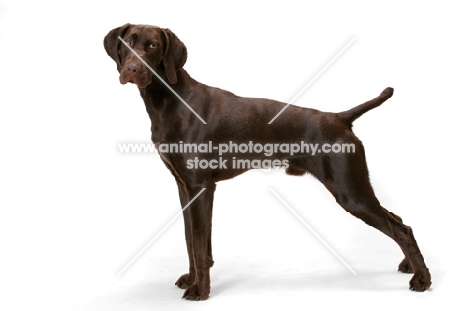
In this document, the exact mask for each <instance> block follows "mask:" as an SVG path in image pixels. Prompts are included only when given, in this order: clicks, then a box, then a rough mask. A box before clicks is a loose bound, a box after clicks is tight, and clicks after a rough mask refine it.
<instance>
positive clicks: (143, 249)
mask: <svg viewBox="0 0 468 311" xmlns="http://www.w3.org/2000/svg"><path fill="white" fill-rule="evenodd" d="M205 189H206V188H203V189H202V190H200V192H199V193H198V194H197V195H196V196H195V197H193V199H191V200H190V202H188V203H187V205H185V206H184V208H182V210H181V211H179V212H178V213H177V215H175V216H174V217H173V218H172V219H171V220H170V221H169V222H168V223H167V225H165V226H164V228H162V229H161V230H160V231H159V232H158V233H157V234H156V235H155V236H154V237H153V238H152V239H151V241H149V242H148V244H146V245H145V247H143V248H142V249H141V251H139V252H138V254H136V255H135V256H134V257H133V258H132V260H130V262H129V263H127V264H126V265H125V267H123V269H122V270H120V272H119V273H118V274H117V275H118V276H119V275H121V274H122V273H123V272H124V271H125V270H126V269H127V268H128V267H129V266H130V265H131V264H132V263H133V262H134V261H135V260H136V259H137V258H138V257H139V256H140V255H141V254H142V253H143V252H144V251H145V250H146V249H147V248H148V247H149V246H150V245H151V244H152V243H153V242H154V241H155V240H156V239H157V238H158V237H159V236H160V235H161V234H162V233H163V232H164V231H165V230H166V229H167V227H169V226H170V225H171V224H172V223H173V222H174V220H176V219H177V218H178V217H179V216H180V215H181V214H182V213H183V212H184V211H185V210H186V209H187V207H189V206H190V204H192V203H193V201H195V200H196V199H197V198H198V197H199V196H200V194H202V192H203V191H205Z"/></svg>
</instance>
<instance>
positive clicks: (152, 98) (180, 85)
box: [139, 69, 198, 143]
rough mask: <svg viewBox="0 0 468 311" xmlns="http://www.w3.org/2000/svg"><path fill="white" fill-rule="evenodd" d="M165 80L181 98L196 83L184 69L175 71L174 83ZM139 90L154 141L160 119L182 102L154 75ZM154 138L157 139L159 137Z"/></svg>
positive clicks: (187, 93) (186, 94)
mask: <svg viewBox="0 0 468 311" xmlns="http://www.w3.org/2000/svg"><path fill="white" fill-rule="evenodd" d="M165 82H166V83H167V84H168V85H169V86H170V87H171V88H172V89H173V90H174V91H175V92H176V93H177V94H178V95H179V96H181V97H182V98H186V97H188V95H189V93H190V89H191V87H192V86H193V85H195V84H197V83H198V82H197V81H195V80H194V79H192V77H190V75H189V74H188V73H187V72H186V71H185V70H184V69H181V70H179V71H178V72H177V83H176V84H171V83H169V82H168V81H167V79H165ZM139 90H140V95H141V97H142V98H143V101H144V103H145V107H146V112H147V113H148V116H149V118H150V120H151V132H152V134H153V137H152V140H153V142H155V143H156V141H155V138H156V137H155V134H157V133H158V132H159V126H160V123H161V120H162V119H163V118H165V117H168V114H170V112H171V111H173V110H174V109H175V107H177V106H179V105H181V104H182V103H181V102H180V100H179V99H178V98H177V97H176V96H175V95H174V94H173V93H172V91H171V90H169V89H168V87H167V86H166V85H165V84H164V83H162V82H161V81H160V80H159V78H158V77H156V76H154V75H153V78H152V81H151V83H150V84H149V85H148V86H147V87H145V88H140V89H139ZM156 136H157V135H156ZM156 140H157V141H159V139H156Z"/></svg>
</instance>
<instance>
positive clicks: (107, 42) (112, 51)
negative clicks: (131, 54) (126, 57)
mask: <svg viewBox="0 0 468 311" xmlns="http://www.w3.org/2000/svg"><path fill="white" fill-rule="evenodd" d="M129 27H130V24H125V25H123V26H121V27H118V28H115V29H112V30H111V31H109V33H108V34H107V36H106V37H105V38H104V48H105V49H106V52H107V55H109V56H110V57H111V58H112V59H113V60H114V61H115V62H116V63H117V70H118V71H119V72H120V69H121V68H122V60H121V59H120V54H119V49H120V44H122V42H121V41H120V40H119V36H120V37H123V36H124V35H125V33H126V32H127V30H128V28H129Z"/></svg>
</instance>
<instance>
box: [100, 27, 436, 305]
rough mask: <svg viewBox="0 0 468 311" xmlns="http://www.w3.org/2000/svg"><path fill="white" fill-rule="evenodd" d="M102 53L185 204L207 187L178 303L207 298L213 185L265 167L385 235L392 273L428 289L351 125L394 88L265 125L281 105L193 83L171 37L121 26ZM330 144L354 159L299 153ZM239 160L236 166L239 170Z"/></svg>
mask: <svg viewBox="0 0 468 311" xmlns="http://www.w3.org/2000/svg"><path fill="white" fill-rule="evenodd" d="M119 37H120V38H122V39H123V41H125V43H126V44H124V43H123V42H122V41H121V40H120V39H119ZM104 47H105V49H106V52H107V54H109V56H110V57H111V58H112V59H113V60H114V61H115V62H116V63H117V70H118V71H119V73H120V82H121V83H122V84H126V83H127V82H131V83H134V84H136V85H137V86H138V88H139V90H140V94H141V97H142V98H143V101H144V103H145V106H146V111H147V112H148V115H149V117H150V120H151V134H152V135H151V139H152V141H153V143H154V144H155V145H156V146H157V147H158V150H159V153H160V156H161V158H162V160H163V161H164V163H165V164H166V166H167V168H168V169H169V170H170V171H171V173H172V174H173V176H174V177H175V180H176V182H177V185H178V188H179V196H180V202H181V204H182V206H186V205H188V203H189V202H190V201H191V200H192V199H193V198H194V197H195V196H197V195H198V194H199V193H200V191H201V190H202V189H203V188H205V189H206V190H205V191H204V192H203V193H201V194H200V195H199V197H197V198H196V199H195V200H194V201H193V202H192V203H191V205H190V206H189V207H188V208H187V209H185V211H184V221H185V239H186V242H187V250H188V256H189V261H190V266H189V273H187V274H184V275H182V276H181V277H180V278H179V279H178V280H177V282H176V285H177V286H179V287H180V288H184V289H185V293H184V295H183V297H184V298H186V299H189V300H204V299H207V298H208V296H209V293H210V268H211V267H212V266H213V263H214V262H213V257H212V253H211V219H212V217H211V216H212V206H213V195H214V192H215V188H216V183H217V182H218V181H221V180H225V179H229V178H233V177H235V176H237V175H239V174H241V173H243V172H245V171H247V170H249V169H251V168H258V165H265V164H267V165H272V166H281V167H284V168H286V173H288V174H290V175H304V174H305V173H310V174H312V175H314V176H315V177H316V178H318V179H319V180H320V181H321V182H322V183H323V184H324V185H325V187H326V188H327V189H328V190H329V191H330V192H331V193H332V194H333V196H334V197H335V199H336V201H337V202H338V204H340V205H341V206H342V207H343V208H344V209H345V210H346V211H347V212H349V213H351V214H353V215H354V216H356V217H358V218H360V219H361V220H363V221H364V222H365V223H367V224H368V225H370V226H373V227H375V228H377V229H378V230H380V231H382V232H383V233H384V234H386V235H387V236H389V237H390V238H392V239H393V240H394V241H395V242H396V243H397V244H398V245H399V246H400V247H401V249H402V251H403V253H404V255H405V258H404V259H403V261H402V262H401V263H400V265H399V266H398V270H399V271H402V272H406V273H410V272H413V273H414V276H413V278H412V279H411V281H410V289H412V290H416V291H424V290H426V289H428V288H429V287H430V285H431V276H430V274H429V270H428V268H427V267H426V265H425V263H424V259H423V256H422V255H421V252H420V250H419V248H418V245H417V243H416V240H415V239H414V237H413V233H412V230H411V228H410V227H408V226H406V225H404V224H403V223H402V220H401V218H400V217H398V216H397V215H395V214H393V213H391V212H389V211H387V210H386V209H385V208H383V207H382V206H381V205H380V203H379V201H378V200H377V198H376V197H375V195H374V191H373V189H372V187H371V184H370V182H369V177H368V171H367V165H366V160H365V155H364V147H363V145H362V143H361V141H360V140H359V139H358V138H357V137H356V136H355V135H354V133H353V132H352V130H351V127H352V122H353V121H354V120H356V119H357V118H359V117H360V116H361V115H362V114H364V113H365V112H367V111H368V110H370V109H372V108H375V107H377V106H379V105H380V104H382V103H383V102H384V101H385V100H387V99H388V98H390V97H391V96H392V94H393V89H391V88H387V89H385V90H384V91H383V92H382V94H380V96H379V97H377V98H375V99H372V100H370V101H368V102H366V103H364V104H362V105H359V106H357V107H355V108H353V109H351V110H348V111H345V112H340V113H326V112H320V111H317V110H314V109H307V108H301V107H297V106H292V105H291V106H290V107H288V109H286V110H285V111H284V112H283V113H282V114H281V115H279V116H278V118H277V119H276V120H275V121H274V122H272V123H271V124H268V123H269V122H270V121H271V120H272V118H274V117H275V116H276V115H277V113H278V112H279V111H281V109H283V108H284V106H285V104H284V103H281V102H277V101H273V100H268V99H258V98H244V97H239V96H236V95H234V94H232V93H230V92H227V91H224V90H221V89H218V88H214V87H209V86H206V85H204V84H201V83H199V82H197V81H195V80H194V79H192V78H191V77H190V76H189V74H188V73H187V72H186V71H185V70H184V69H183V66H184V64H185V61H186V59H187V50H186V47H185V45H184V44H183V43H182V42H181V41H180V40H179V39H178V38H177V37H176V36H175V34H174V33H173V32H172V31H170V30H169V29H163V28H159V27H155V26H143V25H130V24H126V25H123V26H122V27H118V28H116V29H113V30H112V31H110V32H109V34H108V35H107V36H106V37H105V39H104ZM129 47H131V48H132V49H133V50H134V51H135V53H137V54H138V55H139V56H140V57H141V59H142V60H144V61H145V62H146V63H147V64H148V65H149V66H150V67H151V68H152V70H154V71H155V72H156V73H157V74H158V75H159V76H160V77H161V78H162V79H164V81H165V83H166V84H167V85H170V86H171V88H172V89H173V90H174V91H175V93H176V94H178V95H179V96H180V97H181V98H182V99H183V100H185V102H186V103H188V104H189V105H190V106H191V108H193V111H194V112H196V114H195V113H193V112H192V111H191V110H189V109H188V108H187V107H186V106H185V104H184V103H183V102H182V101H181V100H180V99H179V98H178V97H177V96H176V95H175V94H174V93H173V92H172V91H170V90H169V88H168V87H167V85H165V84H164V83H162V82H161V81H160V80H159V78H158V77H156V76H155V75H154V74H153V72H152V71H151V70H149V69H148V68H147V67H146V66H145V65H144V64H143V63H142V62H141V60H140V59H139V58H138V57H137V56H136V55H135V54H134V53H133V52H132V51H131V50H130V49H129ZM198 116H199V117H201V118H200V119H199V118H198ZM202 120H203V121H204V122H202ZM204 123H206V124H204ZM182 143H184V144H185V143H188V144H191V146H190V148H191V149H190V150H191V152H189V153H184V152H182V149H183V147H182ZM171 144H172V146H176V145H179V146H180V149H179V150H178V151H173V152H168V151H167V150H168V149H167V147H168V145H171ZM195 144H205V147H206V145H207V144H211V146H214V147H212V148H211V152H207V151H206V149H203V150H202V149H201V148H200V149H197V148H196V145H195ZM299 144H301V147H304V148H302V149H301V150H299V151H298V150H295V151H297V152H291V150H292V147H291V149H288V150H286V149H284V148H283V147H284V146H293V145H295V146H296V147H297V146H298V145H299ZM334 144H341V145H343V144H345V145H346V146H353V148H354V149H353V150H352V151H353V152H325V151H326V150H325V149H322V150H323V151H324V152H317V153H315V154H314V155H311V154H310V149H308V148H306V146H307V145H309V146H333V145H334ZM267 145H268V146H269V148H270V147H271V149H268V150H273V151H271V152H263V153H262V152H257V150H256V148H257V147H258V148H261V147H264V149H263V151H265V150H266V146H267ZM226 146H228V147H229V148H228V149H223V153H221V152H220V151H221V148H222V147H223V148H224V147H226ZM236 146H237V147H236ZM163 147H164V148H163ZM241 147H243V148H244V150H241ZM217 148H219V149H217ZM305 149H307V150H305ZM162 150H164V151H162ZM215 150H216V151H215ZM329 151H330V150H329ZM240 159H242V161H243V162H238V160H240ZM255 161H256V162H255Z"/></svg>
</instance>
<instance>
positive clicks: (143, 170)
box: [0, 0, 468, 310]
mask: <svg viewBox="0 0 468 311" xmlns="http://www.w3.org/2000/svg"><path fill="white" fill-rule="evenodd" d="M305 3H306V2H305V1H303V2H299V1H287V2H285V1H281V2H273V1H268V2H262V3H260V2H254V1H248V2H242V1H236V2H235V4H224V2H223V4H221V2H204V1H192V2H189V1H155V0H153V1H112V2H100V1H79V2H67V1H61V2H59V1H1V2H0V42H1V46H0V47H1V48H0V68H1V69H0V87H1V91H0V103H1V104H0V142H1V145H0V157H1V158H0V159H1V161H0V189H1V190H0V191H1V192H0V251H1V256H0V304H1V305H2V306H1V307H0V308H1V309H2V310H73V309H76V310H182V308H184V309H185V310H187V309H189V310H192V309H193V310H220V309H221V308H222V310H234V309H238V308H243V309H245V310H253V309H255V308H260V307H261V308H262V309H267V308H270V307H278V308H293V309H294V310H297V309H306V308H307V309H321V310H322V309H323V310H326V309H333V310H337V309H338V308H339V307H352V308H355V309H357V308H360V309H361V310H387V309H393V308H402V309H409V308H410V307H414V308H420V309H425V310H438V309H440V308H441V307H444V306H445V305H446V304H447V303H450V304H451V303H453V302H455V303H459V305H460V306H462V305H466V302H465V300H464V299H463V294H464V287H465V285H466V284H465V280H466V278H467V273H466V267H465V263H466V253H465V252H464V251H463V250H464V248H466V246H465V245H466V242H465V238H466V207H467V203H466V198H465V197H466V176H467V173H468V172H467V168H466V145H465V144H466V138H465V132H466V130H465V124H464V122H465V120H466V114H465V111H466V106H467V104H468V103H467V96H466V89H467V83H466V82H467V78H466V77H467V69H468V68H467V60H466V55H468V48H467V45H466V42H467V41H466V29H467V22H466V10H464V6H462V2H461V1H459V2H456V1H444V4H443V5H436V4H434V3H433V2H429V1H420V2H419V3H418V2H416V1H413V2H411V3H410V2H409V1H388V2H383V1H381V2H379V3H378V4H377V2H376V1H352V2H351V1H341V2H339V1H327V5H323V4H319V3H318V2H312V1H309V2H308V4H307V5H306V4H305ZM351 3H352V4H351ZM127 22H130V23H138V24H152V25H158V26H161V27H165V28H170V29H171V30H173V31H174V32H175V33H176V34H177V36H178V37H179V38H180V39H181V40H182V41H183V42H184V43H185V44H186V46H187V48H188V52H189V57H188V61H187V63H186V66H185V68H186V69H187V71H188V72H189V73H190V74H191V75H192V77H194V78H195V79H196V80H198V81H200V82H202V83H205V84H208V85H213V86H217V87H221V88H224V89H227V90H230V91H232V92H234V93H236V94H238V95H243V96H251V97H267V98H273V99H277V100H281V101H285V102H287V101H288V100H290V99H291V98H292V97H294V95H295V94H296V93H297V92H298V91H299V90H300V89H301V88H302V87H303V86H304V85H305V84H306V83H307V82H308V81H310V79H312V78H313V77H314V75H315V74H317V73H318V72H319V71H320V70H321V69H322V68H323V66H325V64H326V63H327V62H328V61H329V60H330V59H331V58H332V57H333V56H334V55H335V54H336V53H337V52H338V51H339V50H340V49H341V48H342V47H343V46H344V45H345V44H346V43H347V42H349V40H351V39H352V38H353V37H355V38H356V40H355V41H354V43H353V44H352V45H351V46H350V47H349V48H348V49H347V50H346V52H345V53H343V54H342V55H341V56H340V57H339V58H338V59H337V60H336V61H335V62H334V63H333V64H332V65H331V66H330V67H329V68H328V69H327V70H326V71H325V72H324V73H323V74H322V75H321V76H320V78H319V79H317V80H316V81H315V82H314V83H313V84H312V85H311V86H310V88H308V89H307V91H306V92H304V93H303V95H302V96H301V97H300V98H299V99H298V100H297V101H296V102H295V104H297V105H300V106H304V107H314V108H318V109H321V110H325V111H342V110H345V109H348V108H351V107H353V106H355V105H357V104H359V103H361V102H364V101H366V100H368V99H370V98H373V97H375V96H377V95H378V94H379V93H380V92H381V91H382V90H383V89H384V88H385V87H387V86H392V87H394V88H395V94H394V96H393V98H392V99H390V100H389V101H387V102H386V103H385V104H384V105H383V106H381V107H379V108H378V109H376V110H374V111H371V112H369V113H367V114H366V115H365V116H363V117H362V118H360V119H359V120H358V121H357V122H356V123H355V126H354V131H355V133H356V134H357V136H358V137H359V138H360V139H361V140H362V141H363V142H364V145H365V146H366V153H367V158H368V165H369V170H370V174H371V180H372V183H373V185H374V188H375V191H376V193H377V196H378V197H379V199H380V201H381V203H382V204H383V205H384V206H385V207H386V208H387V209H389V210H391V211H393V212H395V213H396V214H399V215H400V216H402V217H403V219H404V221H405V223H407V224H408V225H411V226H412V228H413V230H414V233H415V236H416V239H417V241H418V243H419V245H420V248H421V250H422V252H423V254H424V256H425V259H426V263H427V265H428V266H429V268H430V270H431V272H432V275H433V286H432V288H431V290H429V291H428V292H425V293H414V292H410V291H409V290H408V281H409V279H410V277H411V276H410V275H404V274H400V273H397V272H396V268H397V265H398V263H399V262H400V260H401V259H402V254H401V253H400V250H399V248H398V247H397V246H396V244H395V243H394V242H393V241H391V240H390V239H388V238H387V237H385V236H384V235H383V234H381V233H379V232H378V231H376V230H374V229H372V228H370V227H368V226H366V225H365V224H364V223H362V222H361V221H359V220H357V219H356V218H354V217H352V216H350V215H349V214H347V213H345V212H344V211H343V210H342V209H341V208H340V207H339V206H338V205H337V204H336V203H335V202H334V200H333V198H332V196H331V195H330V194H329V193H328V192H327V191H326V190H325V189H324V187H323V186H322V185H321V184H320V183H318V182H317V181H316V180H315V179H314V178H312V177H310V176H304V177H289V176H286V175H285V174H284V173H283V172H274V173H268V174H267V173H263V172H261V171H252V172H249V173H246V174H244V175H242V176H240V177H238V178H236V179H234V180H230V181H225V182H221V183H219V184H218V189H217V193H216V196H215V204H214V205H215V209H214V225H213V250H214V251H213V252H214V259H215V262H216V263H215V266H214V268H213V269H212V290H211V298H210V299H209V300H208V301H205V302H198V303H193V302H188V301H184V300H181V299H180V297H181V296H182V294H183V291H181V290H180V289H178V288H176V287H175V286H174V285H173V284H174V282H175V281H176V279H177V278H178V277H179V275H181V274H183V273H185V272H187V266H188V260H187V255H186V251H185V244H184V243H185V242H184V234H183V223H182V219H178V220H176V221H175V222H174V223H173V224H172V225H171V226H170V227H169V228H168V229H167V230H166V231H165V232H164V233H163V234H162V235H161V236H160V237H159V238H158V239H157V240H156V241H155V242H154V243H153V244H152V245H151V246H150V247H149V248H148V249H147V250H146V251H145V252H144V253H143V255H142V256H140V257H139V258H138V260H136V261H135V262H134V263H133V264H132V265H131V266H130V268H129V269H127V270H126V271H125V272H124V273H123V274H122V275H121V276H119V277H118V276H117V273H118V271H120V269H122V268H123V267H124V266H125V264H126V263H127V262H128V261H129V260H130V259H131V258H132V257H133V256H134V255H135V254H136V253H137V252H138V251H139V250H140V249H141V248H142V247H143V246H144V245H145V244H146V243H148V242H149V241H150V240H151V238H152V237H153V236H155V235H156V234H157V233H158V232H159V231H160V230H161V229H162V228H163V227H164V225H165V224H166V223H167V222H168V221H169V220H170V219H171V218H172V217H173V216H174V215H175V214H176V213H177V212H178V211H179V210H180V207H179V203H178V196H177V191H176V185H175V182H174V181H173V178H172V176H171V175H170V173H169V171H167V169H166V168H165V167H164V165H163V164H162V162H161V160H160V159H159V157H158V156H156V155H123V154H119V153H118V151H117V144H118V143H120V142H149V141H150V131H149V126H150V124H149V119H148V116H147V115H146V111H145V109H144V106H143V102H142V100H141V98H140V97H139V93H138V90H137V88H136V87H135V86H134V85H125V86H121V85H120V84H119V81H118V73H117V71H116V66H115V63H114V62H113V61H112V60H111V59H110V58H109V57H108V56H107V54H106V53H105V51H104V48H103V44H102V41H103V38H104V36H105V35H106V34H107V32H108V31H109V30H111V29H113V28H115V27H118V26H121V25H122V24H124V23H127ZM285 130H287V129H285ZM268 187H271V188H273V189H275V191H276V192H277V193H278V194H279V195H281V196H282V197H283V198H284V200H285V201H286V202H288V203H289V205H291V206H292V207H293V208H294V209H295V210H296V211H297V213H298V214H299V215H301V216H302V217H303V218H304V220H305V221H306V222H307V223H308V224H309V225H310V226H311V227H312V228H314V230H316V231H317V233H318V234H319V235H320V236H321V237H322V238H323V239H324V240H325V241H327V243H328V244H330V246H331V247H332V248H333V249H335V251H336V252H337V253H339V254H340V255H341V256H342V257H343V259H344V260H345V261H346V262H347V263H348V264H349V265H350V266H351V267H353V269H354V270H356V272H357V276H354V275H353V274H352V273H351V272H350V271H349V270H347V269H346V267H344V266H343V265H342V264H341V262H339V261H338V260H337V259H336V258H335V257H334V256H333V255H332V254H331V253H330V252H329V251H328V250H327V249H326V248H325V247H324V246H323V245H322V244H321V243H320V242H319V241H318V240H317V238H316V237H315V236H314V235H312V234H311V233H310V232H309V231H308V230H307V229H306V228H305V227H304V226H303V225H302V224H301V223H300V222H299V221H298V220H297V219H296V218H295V217H294V216H293V215H292V214H291V213H290V212H289V211H288V210H287V209H286V208H285V207H284V206H283V205H282V204H281V203H280V202H279V201H278V200H277V199H276V198H275V197H274V196H273V195H272V194H271V193H270V192H269V191H268ZM3 305H5V306H3ZM405 306H406V307H405Z"/></svg>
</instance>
